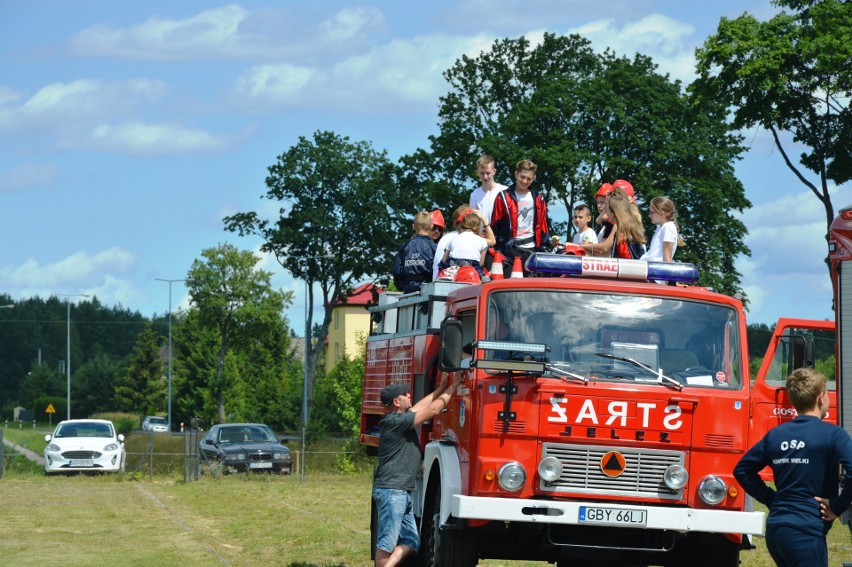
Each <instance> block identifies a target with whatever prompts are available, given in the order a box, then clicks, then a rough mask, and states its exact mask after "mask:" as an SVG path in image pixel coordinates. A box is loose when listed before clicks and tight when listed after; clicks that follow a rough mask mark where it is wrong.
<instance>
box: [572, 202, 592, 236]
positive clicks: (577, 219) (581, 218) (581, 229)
mask: <svg viewBox="0 0 852 567" xmlns="http://www.w3.org/2000/svg"><path fill="white" fill-rule="evenodd" d="M591 222H592V209H590V208H589V206H588V205H577V206H576V207H574V226H575V227H576V228H577V234H575V235H574V240H573V242H574V244H582V243H584V242H592V243H595V242H597V241H598V235H597V234H595V229H593V228H592V227H590V226H589V225H590V224H591Z"/></svg>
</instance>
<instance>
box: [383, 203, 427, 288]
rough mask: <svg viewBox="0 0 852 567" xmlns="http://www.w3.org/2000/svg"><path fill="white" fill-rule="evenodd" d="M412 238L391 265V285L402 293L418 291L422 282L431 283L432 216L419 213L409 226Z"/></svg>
mask: <svg viewBox="0 0 852 567" xmlns="http://www.w3.org/2000/svg"><path fill="white" fill-rule="evenodd" d="M411 228H412V229H413V230H414V236H412V237H411V240H409V241H408V242H406V243H405V244H404V245H403V246H402V248H400V249H399V252H397V253H396V258H395V259H394V263H393V283H394V285H395V286H396V287H397V289H399V290H400V291H402V292H403V293H414V292H415V291H420V286H421V285H422V284H423V283H424V282H431V281H432V261H433V260H434V258H435V243H434V242H433V241H432V236H431V230H432V214H431V213H429V212H427V211H420V212H419V213H417V214H416V215H415V216H414V223H413V224H412V225H411Z"/></svg>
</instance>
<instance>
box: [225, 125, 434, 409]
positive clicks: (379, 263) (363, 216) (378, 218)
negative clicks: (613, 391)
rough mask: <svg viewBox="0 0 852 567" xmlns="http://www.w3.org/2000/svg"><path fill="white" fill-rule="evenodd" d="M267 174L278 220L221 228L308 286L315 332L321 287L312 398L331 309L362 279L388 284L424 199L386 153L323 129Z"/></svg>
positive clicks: (245, 219) (247, 220)
mask: <svg viewBox="0 0 852 567" xmlns="http://www.w3.org/2000/svg"><path fill="white" fill-rule="evenodd" d="M268 170H269V175H268V176H267V178H266V187H267V190H266V194H265V195H264V197H265V198H266V199H269V200H271V201H274V202H275V203H277V204H278V207H279V208H278V217H276V218H273V219H267V218H263V217H262V216H261V215H260V214H259V213H258V212H245V213H237V214H235V215H232V216H229V217H226V218H225V228H226V230H229V231H231V232H237V233H239V234H240V235H254V236H259V237H260V238H261V239H262V240H263V244H262V245H261V250H262V251H264V252H268V253H271V254H273V255H274V256H275V258H276V259H277V261H278V262H279V263H280V264H281V266H282V267H283V268H284V269H285V270H287V271H288V272H290V273H291V274H292V275H293V277H295V278H298V279H302V280H304V281H305V282H307V284H308V299H307V303H308V320H307V322H306V328H309V329H313V328H314V325H313V320H312V319H313V307H314V305H315V303H316V301H315V299H314V285H315V284H316V285H318V286H319V288H320V290H321V294H322V297H321V299H320V301H321V302H322V305H323V306H324V307H325V316H324V318H323V322H322V324H321V327H320V331H319V333H318V340H317V342H316V343H314V342H312V341H307V342H306V349H307V355H308V400H311V399H312V398H311V394H312V387H313V377H314V374H315V368H316V364H317V360H318V358H319V356H320V354H321V352H322V346H323V345H324V344H325V338H326V336H327V334H328V326H329V324H330V322H331V311H332V306H333V305H334V304H336V303H338V302H345V298H346V296H347V294H348V293H349V292H350V291H351V290H352V289H353V288H354V287H355V284H357V283H360V282H362V281H363V280H364V279H367V278H374V279H375V278H378V279H385V280H386V279H387V274H388V271H389V267H390V265H391V261H392V258H393V255H394V253H395V252H396V250H397V248H398V247H399V245H400V239H401V236H402V235H404V234H409V233H410V227H411V219H412V218H413V216H414V214H415V213H416V212H417V208H418V206H417V205H418V204H420V206H425V205H426V204H427V202H428V200H429V199H428V197H426V196H424V195H425V194H424V192H423V191H420V194H419V195H416V194H412V193H411V192H409V191H406V190H405V189H404V185H403V184H400V183H398V182H397V181H398V179H397V177H398V176H397V168H396V167H395V166H394V165H393V164H392V163H391V162H390V161H389V160H388V158H387V155H386V152H384V151H382V152H378V151H376V150H374V149H373V148H372V147H371V145H370V144H369V143H367V142H353V141H350V140H349V138H347V137H341V136H339V135H337V134H335V133H333V132H328V131H319V132H316V133H315V134H314V136H313V139H307V138H305V137H300V138H299V140H298V142H297V143H296V145H294V146H293V147H291V148H290V149H288V150H287V151H285V152H284V153H283V154H281V155H280V156H278V160H277V162H276V163H275V164H273V165H271V166H270V167H269V168H268ZM317 345H319V348H318V347H317ZM308 406H309V407H310V403H309V404H308ZM306 417H307V416H306Z"/></svg>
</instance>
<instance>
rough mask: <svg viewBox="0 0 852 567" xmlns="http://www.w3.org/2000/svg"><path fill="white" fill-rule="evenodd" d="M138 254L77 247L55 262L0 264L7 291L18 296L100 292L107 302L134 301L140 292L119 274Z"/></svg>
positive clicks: (98, 293) (28, 261)
mask: <svg viewBox="0 0 852 567" xmlns="http://www.w3.org/2000/svg"><path fill="white" fill-rule="evenodd" d="M136 261H137V259H136V256H135V255H134V254H132V253H131V252H128V251H126V250H123V249H121V248H118V247H113V248H109V249H107V250H103V251H101V252H97V253H95V254H89V253H88V252H86V251H83V250H81V251H78V252H75V253H74V254H72V255H71V256H68V257H67V258H63V259H61V260H59V261H57V262H55V263H52V264H45V265H41V264H39V263H38V262H37V261H36V260H33V259H28V260H26V261H25V262H23V263H22V264H20V265H18V266H3V267H0V280H2V281H3V282H4V287H5V291H6V292H7V293H9V294H10V295H12V296H14V297H17V298H19V299H26V298H29V297H50V296H51V295H56V294H60V293H85V294H90V295H97V296H98V299H99V300H100V301H102V302H103V303H104V304H107V305H113V304H116V303H119V302H120V303H122V304H124V305H132V304H133V303H134V302H135V300H136V299H138V297H139V294H136V293H134V291H133V287H132V285H131V284H130V283H128V282H127V281H126V280H124V279H122V278H121V277H120V274H128V273H130V272H131V271H132V270H133V268H134V267H135V265H136Z"/></svg>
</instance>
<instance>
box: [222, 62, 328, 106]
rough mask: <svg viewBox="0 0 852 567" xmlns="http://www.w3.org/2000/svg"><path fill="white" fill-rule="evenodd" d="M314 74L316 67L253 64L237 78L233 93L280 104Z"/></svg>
mask: <svg viewBox="0 0 852 567" xmlns="http://www.w3.org/2000/svg"><path fill="white" fill-rule="evenodd" d="M316 74H317V70H316V69H311V68H309V67H299V66H296V65H290V64H287V63H278V64H275V65H255V66H253V67H251V68H249V69H248V70H247V71H246V72H245V73H243V74H242V76H240V77H239V79H237V83H236V85H235V86H234V95H235V96H236V97H238V98H249V99H254V100H266V101H269V102H271V103H273V104H274V103H278V104H280V103H283V102H287V101H290V100H292V99H293V98H294V97H296V96H298V95H299V94H300V93H301V92H303V90H304V89H305V87H307V86H308V85H309V84H310V82H311V79H313V78H314V77H315V76H316Z"/></svg>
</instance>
